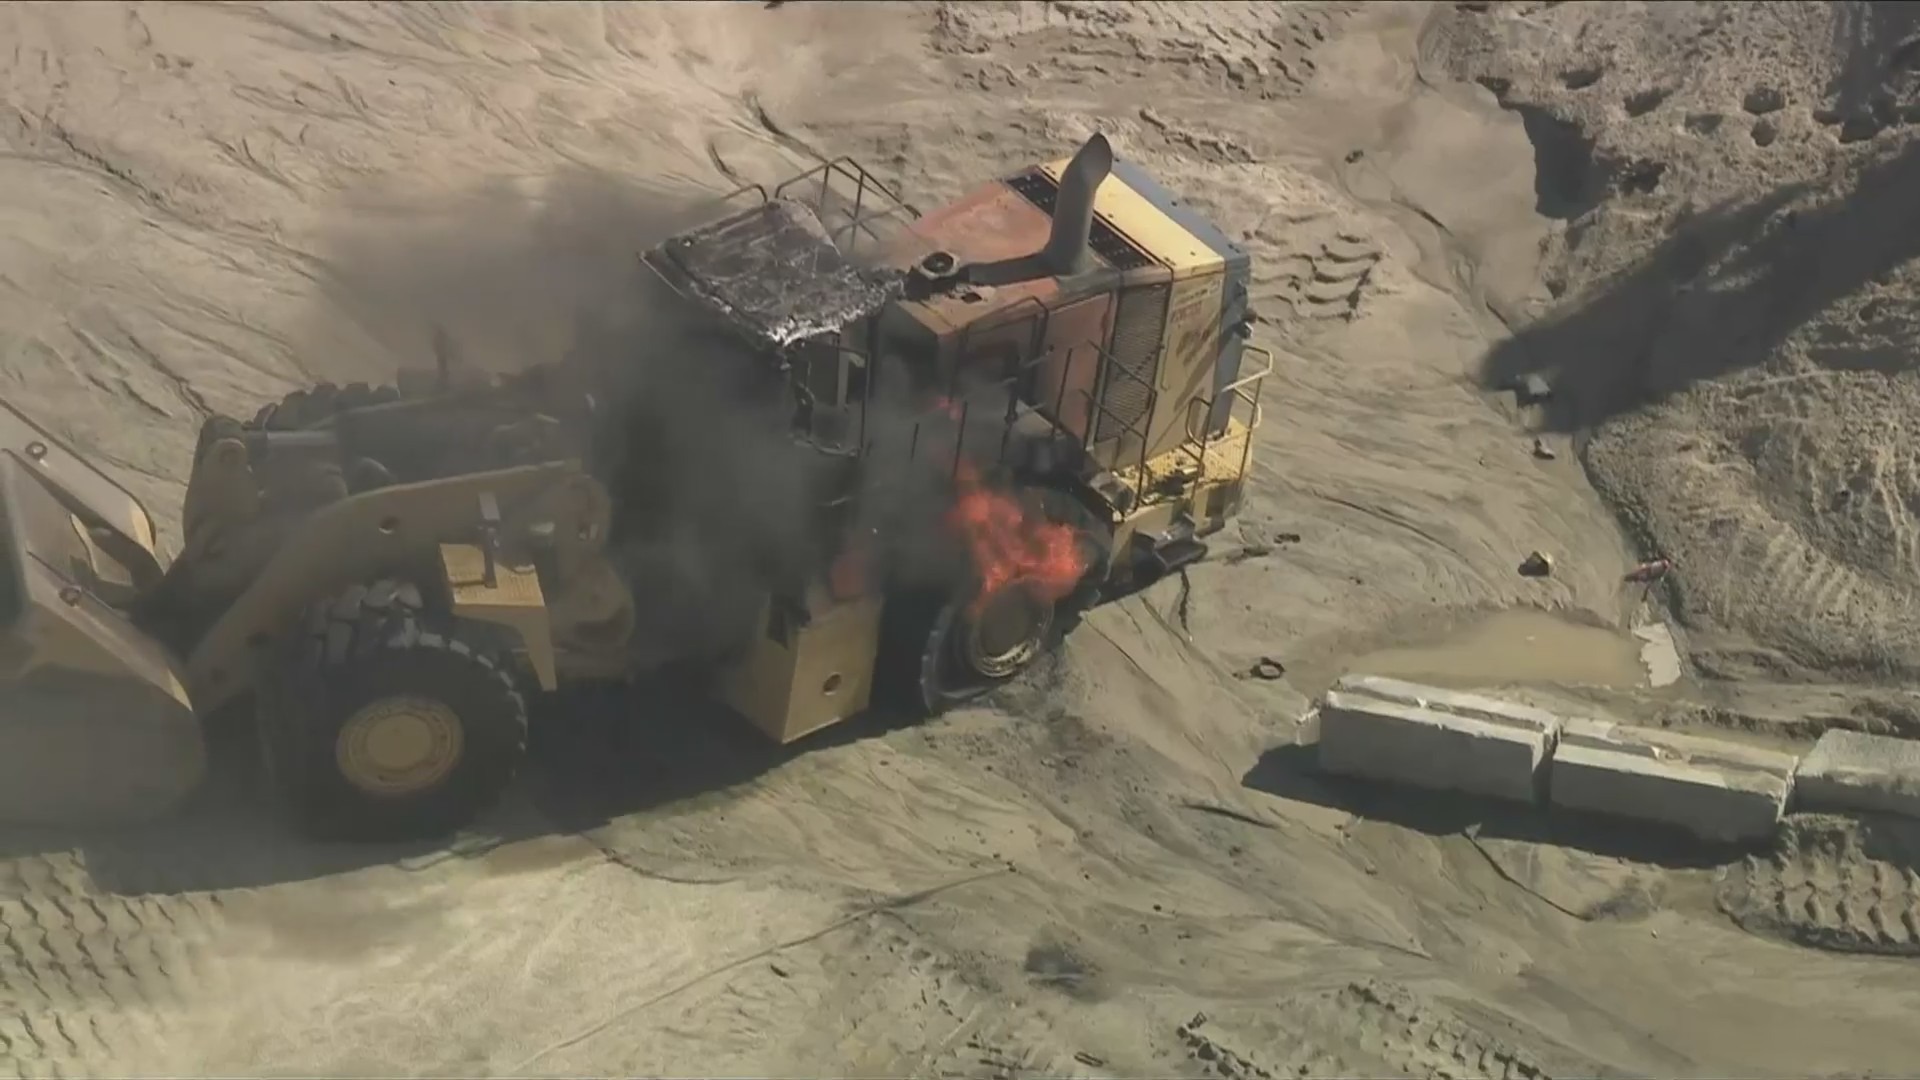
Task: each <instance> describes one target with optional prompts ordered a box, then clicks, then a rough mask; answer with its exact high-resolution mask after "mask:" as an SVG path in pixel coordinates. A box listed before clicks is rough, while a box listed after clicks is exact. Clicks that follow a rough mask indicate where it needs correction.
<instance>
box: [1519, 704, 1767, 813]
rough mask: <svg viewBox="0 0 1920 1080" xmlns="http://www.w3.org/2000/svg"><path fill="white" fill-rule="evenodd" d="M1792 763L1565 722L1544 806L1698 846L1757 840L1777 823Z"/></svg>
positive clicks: (1731, 746) (1726, 746)
mask: <svg viewBox="0 0 1920 1080" xmlns="http://www.w3.org/2000/svg"><path fill="white" fill-rule="evenodd" d="M1795 764H1796V762H1795V759H1794V757H1793V755H1792V754H1786V753H1781V752H1778V751H1773V750H1763V749H1759V748H1757V747H1750V746H1742V745H1740V744H1737V743H1729V742H1723V741H1720V740H1717V739H1704V738H1699V737H1697V736H1690V735H1676V734H1673V733H1671V732H1664V731H1651V730H1647V729H1644V728H1634V727H1628V726H1625V725H1621V724H1616V723H1613V722H1612V721H1605V720H1569V721H1567V722H1566V723H1565V724H1564V725H1562V727H1561V729H1560V738H1559V741H1558V742H1557V743H1556V744H1555V746H1554V751H1553V765H1552V768H1551V770H1550V772H1549V776H1548V785H1547V786H1548V799H1549V801H1550V803H1551V805H1553V806H1554V807H1555V808H1558V809H1565V810H1577V811H1583V812H1587V813H1595V814H1604V815H1608V816H1611V817H1620V818H1629V819H1633V820H1637V821H1648V822H1656V823H1660V824H1665V825H1670V826H1675V827H1677V828H1680V829H1684V830H1685V831H1687V832H1689V833H1692V834H1693V835H1695V836H1697V837H1700V838H1701V839H1704V840H1711V841H1718V842H1743V841H1749V840H1758V839H1763V838H1766V837H1769V836H1772V835H1773V831H1774V828H1775V827H1776V826H1777V825H1778V824H1779V822H1780V815H1781V813H1782V812H1783V811H1784V810H1785V808H1786V802H1787V796H1788V794H1789V793H1790V792H1791V791H1792V789H1793V770H1794V765H1795Z"/></svg>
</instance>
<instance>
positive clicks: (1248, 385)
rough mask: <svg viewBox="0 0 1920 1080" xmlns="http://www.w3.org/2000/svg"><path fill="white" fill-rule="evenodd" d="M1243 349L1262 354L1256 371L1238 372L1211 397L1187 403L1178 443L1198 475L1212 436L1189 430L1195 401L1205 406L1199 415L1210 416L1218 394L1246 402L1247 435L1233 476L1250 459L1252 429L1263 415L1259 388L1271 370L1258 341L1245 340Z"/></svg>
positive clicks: (1244, 470)
mask: <svg viewBox="0 0 1920 1080" xmlns="http://www.w3.org/2000/svg"><path fill="white" fill-rule="evenodd" d="M1245 350H1246V352H1249V353H1252V354H1254V355H1255V356H1259V357H1265V358H1266V364H1265V365H1264V366H1262V367H1261V368H1260V370H1259V371H1256V372H1254V373H1253V374H1251V375H1245V376H1242V377H1240V378H1238V379H1235V380H1234V381H1233V382H1230V383H1228V384H1227V385H1226V386H1224V387H1222V388H1221V389H1220V390H1219V391H1218V392H1217V393H1215V394H1214V395H1213V396H1212V397H1208V398H1195V399H1193V400H1192V401H1190V402H1188V403H1187V415H1186V424H1185V431H1184V434H1185V435H1186V437H1187V438H1186V441H1185V442H1183V443H1181V444H1180V448H1181V449H1182V450H1184V451H1186V452H1187V453H1189V454H1191V455H1192V456H1193V458H1194V461H1195V463H1196V464H1198V465H1199V466H1200V471H1201V475H1202V476H1204V475H1205V474H1206V468H1207V449H1208V447H1210V446H1212V445H1213V436H1212V434H1211V433H1209V432H1206V431H1204V430H1203V431H1202V433H1201V434H1200V435H1197V436H1196V435H1195V434H1194V433H1193V408H1194V406H1196V405H1204V406H1205V409H1204V410H1203V411H1202V415H1204V416H1207V417H1208V418H1211V417H1212V416H1213V409H1214V405H1215V403H1217V402H1218V401H1219V400H1220V399H1221V398H1224V397H1228V396H1229V395H1231V396H1232V397H1234V398H1238V399H1239V400H1241V401H1244V402H1246V403H1247V406H1248V409H1249V412H1248V415H1247V438H1246V442H1245V444H1244V445H1242V446H1241V448H1240V466H1239V469H1238V470H1237V471H1236V472H1235V474H1234V475H1235V477H1236V478H1237V477H1242V476H1245V475H1246V474H1247V466H1248V464H1249V463H1250V462H1251V461H1252V460H1253V433H1254V432H1255V431H1257V430H1259V428H1260V423H1261V421H1262V420H1264V419H1265V416H1266V413H1265V410H1264V408H1263V407H1262V406H1261V404H1260V391H1261V390H1262V389H1263V388H1264V387H1265V385H1266V378H1267V376H1268V375H1271V374H1273V363H1274V360H1273V353H1271V352H1269V351H1268V350H1266V349H1263V348H1261V347H1260V346H1258V345H1251V344H1249V345H1247V346H1245ZM1229 408H1231V406H1229ZM1229 415H1231V414H1229Z"/></svg>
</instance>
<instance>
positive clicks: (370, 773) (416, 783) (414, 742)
mask: <svg viewBox="0 0 1920 1080" xmlns="http://www.w3.org/2000/svg"><path fill="white" fill-rule="evenodd" d="M464 743H465V738H464V733H463V732H462V731H461V728H460V717H459V716H458V715H456V714H455V713H454V711H453V710H452V709H451V708H448V707H447V706H446V705H445V704H443V703H441V702H438V701H434V700H432V699H430V698H421V697H393V698H382V699H381V700H379V701H376V702H373V703H372V704H369V705H366V706H364V707H363V708H361V709H360V711H358V712H356V713H354V714H353V715H352V716H350V717H348V718H347V722H346V723H345V724H343V725H341V728H340V737H339V739H338V740H336V742H335V744H334V756H335V758H336V759H337V761H338V762H339V765H340V774H341V775H342V776H345V777H346V778H347V782H348V783H350V784H352V785H353V786H354V787H357V788H359V789H360V790H362V791H364V792H366V793H368V794H370V795H382V796H396V795H411V794H414V793H415V792H420V791H425V790H427V789H428V788H431V787H433V786H434V785H436V784H439V783H441V782H442V781H444V780H445V779H446V778H447V777H448V776H449V775H451V774H452V772H453V767H454V766H455V765H457V764H459V763H460V753H461V751H462V749H464Z"/></svg>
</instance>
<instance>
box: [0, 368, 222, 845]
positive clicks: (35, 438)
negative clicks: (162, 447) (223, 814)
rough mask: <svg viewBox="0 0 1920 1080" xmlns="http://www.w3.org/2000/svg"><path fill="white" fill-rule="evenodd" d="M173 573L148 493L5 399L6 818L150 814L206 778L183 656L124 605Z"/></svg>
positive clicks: (0, 750)
mask: <svg viewBox="0 0 1920 1080" xmlns="http://www.w3.org/2000/svg"><path fill="white" fill-rule="evenodd" d="M160 569H161V567H160V561H159V558H158V556H157V554H156V552H155V544H154V532H153V525H152V521H151V519H150V518H149V517H148V516H147V513H146V511H145V510H144V509H143V508H141V506H140V504H139V502H138V501H137V500H135V499H134V498H133V496H132V495H130V494H129V493H127V492H126V491H125V490H124V489H122V488H120V487H119V486H118V485H117V484H115V483H114V482H113V481H112V480H111V479H110V478H108V477H107V476H106V475H105V474H103V473H101V472H100V471H99V470H97V469H95V468H93V467H92V466H91V465H88V464H87V463H86V462H85V461H84V460H82V459H81V458H80V457H78V456H77V455H75V454H74V453H73V452H72V451H71V450H69V449H67V448H66V447H64V446H61V445H60V444H59V443H58V442H57V441H55V440H54V439H52V438H51V437H49V436H48V434H47V433H46V432H45V431H43V430H41V429H40V428H38V427H37V426H35V425H34V424H33V423H32V422H31V421H29V420H27V419H26V417H24V416H22V415H20V413H19V412H17V411H16V410H14V409H13V408H12V407H11V406H8V405H6V404H5V403H4V402H0V820H8V821H16V822H29V823H35V824H89V823H105V822H114V821H129V820H138V819H142V818H147V817H151V816H153V815H155V814H158V813H160V812H162V811H164V810H166V809H168V808H169V807H171V806H172V805H173V804H174V803H176V802H177V801H178V800H179V799H180V798H181V797H182V796H183V795H185V794H186V793H187V792H189V791H191V790H192V789H193V788H194V787H195V786H196V785H197V784H198V783H199V781H200V779H201V777H202V776H203V775H204V773H205V769H206V757H205V747H204V745H203V743H202V739H201V730H200V725H199V722H198V721H197V720H196V718H195V717H194V713H193V708H192V705H191V703H190V702H189V701H188V698H187V692H186V689H185V686H184V684H183V682H182V680H181V678H180V674H179V665H178V663H177V661H176V660H175V659H174V658H173V657H172V656H170V655H169V654H168V652H167V650H166V649H165V648H163V647H162V646H161V645H160V643H158V642H157V641H154V640H153V639H151V638H149V637H148V636H147V635H146V634H144V633H142V632H141V631H140V630H139V629H138V628H137V627H136V626H135V625H134V624H133V622H132V621H131V620H130V619H128V618H127V617H126V616H125V615H123V614H122V613H121V611H120V610H119V609H118V608H117V607H116V606H115V605H116V604H124V603H127V602H129V601H130V600H131V599H132V597H133V596H134V595H136V594H137V593H138V592H139V590H140V589H141V588H143V587H146V586H148V585H150V584H152V582H153V581H154V580H156V579H157V578H158V576H159V573H160Z"/></svg>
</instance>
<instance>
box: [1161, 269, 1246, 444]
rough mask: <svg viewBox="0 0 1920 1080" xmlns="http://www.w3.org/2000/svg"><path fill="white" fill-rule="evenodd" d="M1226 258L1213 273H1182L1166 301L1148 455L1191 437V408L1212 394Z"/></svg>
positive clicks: (1225, 278)
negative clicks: (1164, 324) (1189, 430)
mask: <svg viewBox="0 0 1920 1080" xmlns="http://www.w3.org/2000/svg"><path fill="white" fill-rule="evenodd" d="M1224 270H1225V264H1224V263H1219V264H1218V266H1217V271H1216V272H1214V273H1207V274H1200V275H1196V276H1193V277H1186V278H1180V279H1177V280H1175V281H1174V283H1173V294H1172V296H1171V297H1169V299H1168V302H1167V333H1166V343H1165V345H1164V347H1163V348H1162V349H1161V352H1160V364H1159V369H1160V370H1159V372H1158V373H1157V375H1156V378H1155V380H1154V384H1155V385H1154V390H1155V392H1156V394H1157V398H1156V400H1157V401H1158V402H1159V405H1158V407H1157V408H1155V409H1154V414H1153V416H1152V417H1151V419H1150V420H1149V421H1148V425H1147V457H1148V458H1149V459H1151V458H1154V457H1157V456H1159V455H1161V454H1164V453H1166V452H1167V451H1169V450H1172V449H1174V448H1175V447H1177V446H1179V445H1180V443H1181V442H1183V441H1184V440H1185V439H1186V438H1187V431H1186V429H1187V426H1188V423H1189V418H1190V414H1191V413H1193V412H1194V408H1195V406H1196V404H1197V403H1198V402H1199V401H1201V400H1205V399H1208V398H1210V397H1211V396H1212V394H1211V391H1212V389H1213V375H1214V368H1215V366H1216V364H1217V362H1218V361H1219V358H1220V304H1221V299H1222V297H1221V294H1222V292H1223V291H1224V290H1225V288H1226V283H1227V276H1226V274H1225V272H1224Z"/></svg>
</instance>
